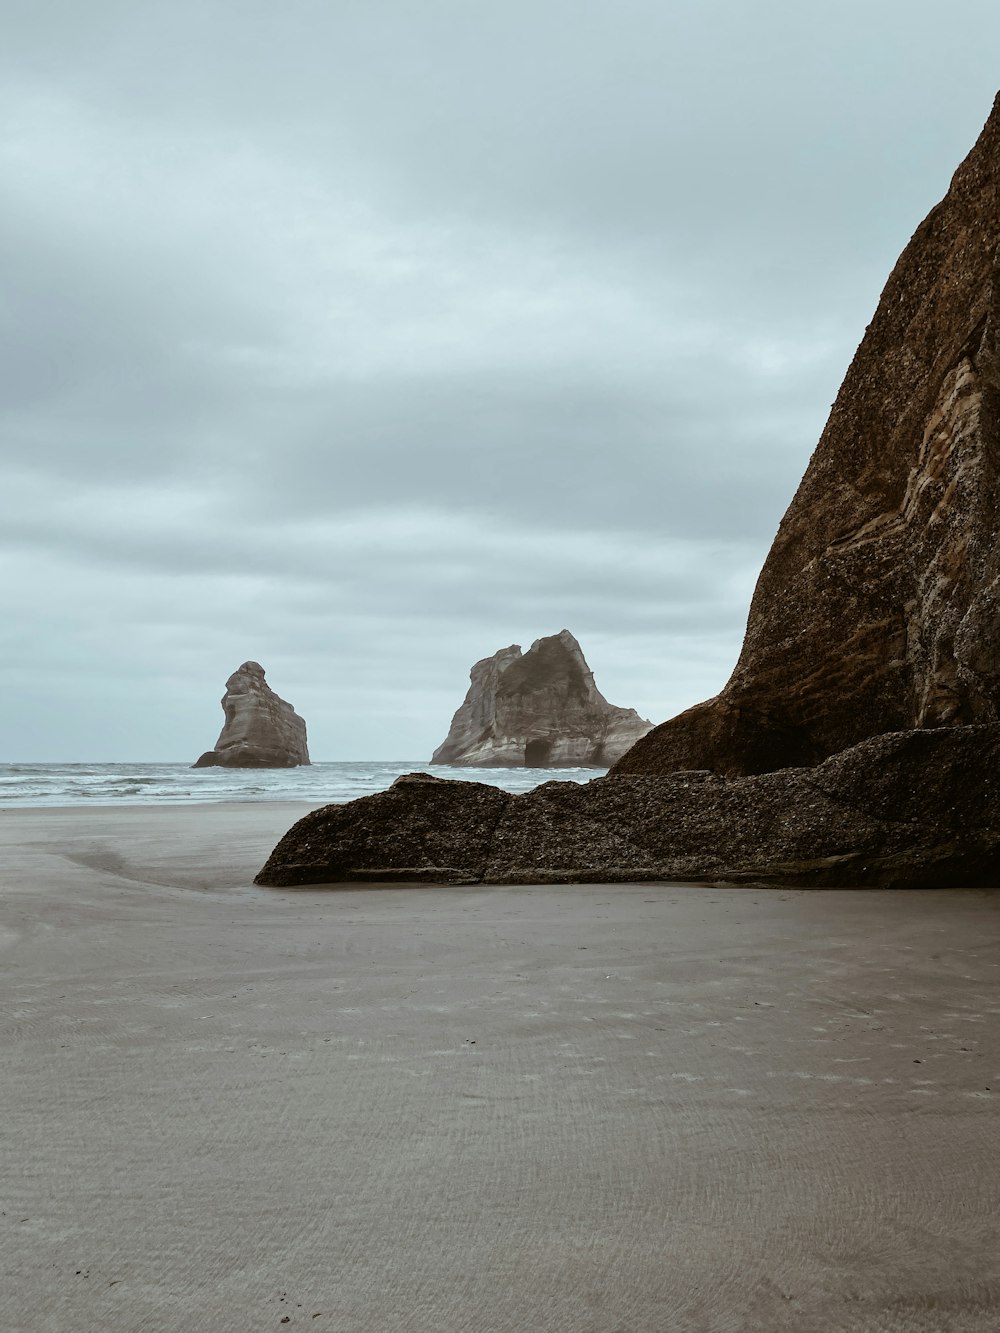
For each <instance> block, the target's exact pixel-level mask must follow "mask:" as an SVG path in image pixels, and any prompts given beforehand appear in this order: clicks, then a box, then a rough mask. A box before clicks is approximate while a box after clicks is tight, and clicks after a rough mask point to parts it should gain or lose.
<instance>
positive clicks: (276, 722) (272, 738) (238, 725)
mask: <svg viewBox="0 0 1000 1333" xmlns="http://www.w3.org/2000/svg"><path fill="white" fill-rule="evenodd" d="M222 709H223V712H224V713H225V715H226V721H225V725H224V726H223V728H222V731H221V733H220V734H219V739H218V740H217V741H216V742H215V749H214V750H207V751H206V752H205V753H204V754H203V755H202V756H201V758H200V759H199V760H198V761H197V762H196V763H195V764H193V765H192V767H193V768H211V767H214V766H218V767H221V768H295V767H297V766H298V765H300V764H308V763H309V750H308V747H307V745H306V724H305V722H303V720H302V718H300V717H299V715H298V714H297V713H296V711H295V709H294V708H293V707H292V705H291V704H289V703H286V702H285V701H284V699H279V698H278V696H277V695H276V694H275V693H274V691H273V690H272V689H271V688H270V686H269V685H268V684H267V682H266V681H265V679H264V668H263V667H262V666H261V665H260V663H259V662H244V663H243V665H242V666H241V667H240V668H239V670H237V671H234V672H233V674H232V675H231V676H230V677H229V679H228V680H227V681H226V693H225V695H224V696H223V699H222Z"/></svg>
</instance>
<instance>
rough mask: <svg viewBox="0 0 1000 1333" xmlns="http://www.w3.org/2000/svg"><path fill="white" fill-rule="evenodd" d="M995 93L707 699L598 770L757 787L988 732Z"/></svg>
mask: <svg viewBox="0 0 1000 1333" xmlns="http://www.w3.org/2000/svg"><path fill="white" fill-rule="evenodd" d="M998 240H1000V97H998V99H997V102H996V103H994V107H993V112H992V114H991V116H990V118H989V120H988V121H987V123H986V127H985V129H984V130H983V132H982V134H981V136H980V138H979V140H978V142H977V143H976V145H975V147H974V148H973V149H972V151H971V153H970V154H969V156H968V157H967V158H966V159H965V161H964V162H963V163H962V165H961V166H960V167H959V168H958V170H957V171H956V173H955V175H954V177H953V179H952V182H951V188H950V189H949V191H948V193H947V195H946V196H945V198H944V200H943V201H942V202H941V203H940V204H938V205H937V207H936V208H934V209H933V210H932V211H931V213H930V214H929V216H928V217H927V218H926V220H925V221H924V222H923V223H921V225H920V226H919V227H918V228H917V231H916V233H915V234H914V236H913V239H912V240H911V241H910V243H909V245H908V246H907V247H906V249H905V250H904V251H903V254H902V255H901V257H900V259H899V261H898V263H897V264H896V267H895V268H894V269H893V272H892V274H891V276H890V278H889V281H888V283H887V284H886V287H885V290H884V291H883V293H882V298H881V300H880V302H879V305H878V309H877V310H876V312H875V315H874V318H873V319H872V322H871V323H870V324H869V326H868V330H867V332H866V334H865V337H864V340H863V341H862V343H861V345H860V347H859V348H858V351H857V353H856V355H855V357H854V360H853V362H852V364H851V367H850V369H849V370H848V372H847V376H846V378H845V379H844V383H843V385H842V387H841V390H840V393H839V394H838V396H837V400H836V402H835V403H834V406H833V411H832V413H831V415H830V419H829V421H828V422H827V425H826V429H825V430H824V432H823V435H822V437H821V438H820V441H819V444H818V446H817V448H816V451H815V453H814V454H813V457H812V460H811V462H810V464H809V467H808V470H807V471H806V474H805V476H804V478H803V480H802V483H801V485H800V486H799V489H798V492H797V494H796V495H795V498H794V499H793V500H792V503H791V506H790V508H789V509H788V512H787V513H786V515H785V517H784V519H783V521H782V523H781V527H780V528H779V530H778V535H777V537H776V538H775V541H774V545H773V546H772V548H771V552H770V554H769V556H768V558H767V561H766V563H765V565H764V568H763V571H762V573H761V575H760V579H759V582H758V584H757V590H756V593H755V595H754V598H753V603H752V605H751V608H750V616H749V620H748V623H747V631H746V638H745V640H744V644H743V651H742V653H741V655H740V659H739V661H738V663H737V664H736V669H735V671H734V672H733V675H732V677H731V679H730V680H729V683H728V684H727V685H726V686H725V688H724V689H723V691H722V692H721V694H719V695H717V696H716V697H715V698H714V699H709V700H708V701H707V702H706V703H702V704H698V705H697V706H696V707H694V708H691V709H689V710H688V711H687V712H685V713H681V714H680V716H679V717H675V718H674V719H672V720H671V721H669V722H664V723H663V725H662V726H659V727H657V728H656V729H655V730H654V731H652V732H650V734H649V735H648V736H647V737H646V738H645V739H644V740H643V741H642V742H641V743H640V744H639V745H638V746H637V747H636V748H635V749H634V750H633V751H631V752H630V753H629V754H628V755H626V756H625V758H624V759H623V760H622V761H621V762H620V763H619V765H618V766H617V769H616V772H618V773H622V774H624V773H669V772H671V771H672V770H674V769H678V768H709V769H713V770H714V771H715V772H717V773H724V774H743V773H762V772H768V771H770V770H773V769H779V768H784V767H787V766H789V765H792V764H805V765H812V764H816V763H818V762H819V761H821V760H822V759H824V758H826V756H828V755H830V754H834V753H836V752H837V751H839V750H843V749H844V748H845V747H847V746H849V745H853V744H855V743H856V742H858V741H861V740H864V739H865V738H866V737H869V736H876V735H879V734H881V733H883V732H889V731H902V730H906V729H909V728H912V727H921V728H926V727H942V726H959V725H963V724H964V725H969V724H976V723H993V722H996V721H997V720H998V718H1000V544H998V542H997V515H998V513H1000V320H998V314H1000V283H998V268H997V262H998V261H997V243H998Z"/></svg>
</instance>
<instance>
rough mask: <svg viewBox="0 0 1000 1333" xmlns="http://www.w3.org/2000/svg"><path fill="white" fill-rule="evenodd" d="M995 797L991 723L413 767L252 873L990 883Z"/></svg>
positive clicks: (284, 880) (997, 782)
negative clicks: (771, 754) (814, 754)
mask: <svg viewBox="0 0 1000 1333" xmlns="http://www.w3.org/2000/svg"><path fill="white" fill-rule="evenodd" d="M998 796H1000V726H979V727H946V728H940V729H936V730H926V731H922V730H912V731H908V732H902V733H896V734H890V735H883V736H878V737H875V738H874V739H871V740H867V741H863V742H862V743H861V744H859V745H856V746H854V747H852V748H850V749H848V750H846V751H844V752H843V753H842V754H838V755H835V756H834V757H833V758H831V759H827V760H826V761H825V762H824V763H822V764H820V765H818V766H817V767H813V768H793V769H785V770H783V771H781V772H776V773H766V774H761V775H757V776H751V777H741V778H730V779H726V778H723V777H720V776H719V775H718V774H715V773H708V772H704V771H702V772H680V773H674V774H671V775H669V776H666V777H656V776H648V777H643V776H637V777H607V778H599V779H597V780H596V781H594V782H590V783H587V784H586V785H585V786H579V785H578V784H576V783H573V782H547V783H544V784H543V785H542V786H541V787H536V788H535V790H534V791H531V792H528V793H526V794H525V795H523V796H512V795H509V794H508V793H506V792H501V791H498V790H497V789H496V788H494V787H489V786H487V785H486V784H485V783H479V782H442V781H441V780H440V779H435V778H430V777H428V776H427V775H423V774H414V775H410V776H409V777H407V778H406V779H403V780H400V781H398V782H397V783H396V784H395V785H394V786H393V787H391V788H390V789H389V790H388V791H386V792H380V793H379V794H378V795H376V796H365V797H362V798H361V799H360V800H356V801H351V802H349V803H348V804H346V805H330V806H326V807H325V808H324V809H321V810H316V811H313V812H312V814H309V815H307V816H306V818H305V819H303V820H300V821H299V823H298V824H296V825H294V826H293V827H292V828H291V829H290V830H289V831H288V833H287V834H286V835H285V836H284V838H283V839H282V840H281V842H280V843H279V844H278V846H277V847H276V848H275V849H274V851H273V852H272V854H271V856H270V858H269V860H268V862H267V864H266V865H265V866H264V868H263V869H262V870H261V872H260V874H259V875H258V876H257V883H258V884H266V885H274V886H282V885H294V884H317V883H336V882H343V881H359V880H360V881H366V882H368V881H376V882H377V881H399V880H429V881H448V882H459V883H477V882H485V883H493V884H505V883H514V884H518V883H529V884H530V883H550V882H586V881H592V882H614V881H622V880H687V881H691V880H702V881H704V880H708V881H713V882H714V881H735V882H753V883H762V884H799V885H817V886H819V885H839V886H849V885H878V886H883V887H908V888H919V887H947V886H949V885H959V884H961V885H983V884H996V883H997V882H998V878H1000V819H998V818H997V811H998V808H1000V807H998Z"/></svg>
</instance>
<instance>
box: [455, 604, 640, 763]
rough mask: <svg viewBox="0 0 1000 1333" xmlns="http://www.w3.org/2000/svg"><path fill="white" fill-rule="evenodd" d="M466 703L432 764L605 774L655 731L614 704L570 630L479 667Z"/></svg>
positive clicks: (514, 649)
mask: <svg viewBox="0 0 1000 1333" xmlns="http://www.w3.org/2000/svg"><path fill="white" fill-rule="evenodd" d="M470 677H471V684H470V686H469V692H468V694H467V695H466V696H465V702H464V703H463V704H462V706H461V707H460V708H459V710H458V712H457V713H456V714H455V716H454V718H453V719H452V723H451V729H450V730H449V732H448V736H447V739H446V740H445V741H444V742H443V744H442V745H440V746H439V747H438V748H437V749H436V750H435V751H434V756H433V758H432V759H431V763H432V764H455V765H460V766H464V767H471V768H521V767H526V768H568V767H569V768H580V767H595V768H603V767H605V766H607V765H608V764H612V763H614V761H615V760H616V759H618V758H619V757H620V756H621V755H622V754H624V753H625V751H626V750H627V749H628V748H629V746H631V745H633V744H634V743H635V741H636V740H638V739H639V737H640V736H644V735H645V734H646V732H647V731H649V729H650V727H651V726H652V723H651V722H647V721H645V720H644V719H643V718H641V717H640V716H639V714H638V713H637V712H636V711H635V709H634V708H616V707H615V705H614V704H609V703H608V701H607V699H605V698H604V696H603V695H602V694H601V692H600V691H599V690H598V688H597V686H596V685H595V684H594V674H593V672H592V671H591V670H590V668H589V667H588V666H587V663H586V660H585V658H584V656H583V652H582V651H581V648H580V645H579V644H578V643H577V641H576V639H575V638H574V637H573V635H572V634H570V632H569V631H568V630H565V629H564V630H561V631H560V633H558V634H553V635H551V636H550V637H548V638H544V639H537V640H536V641H535V642H534V643H533V644H532V645H531V647H530V648H529V649H528V651H527V652H526V653H524V654H522V653H521V649H520V647H519V646H518V645H517V644H511V646H510V647H509V648H501V649H500V651H499V652H498V653H495V654H494V655H493V656H492V657H485V658H483V659H482V661H480V662H477V663H476V664H475V666H474V667H473V668H472V671H471V673H470Z"/></svg>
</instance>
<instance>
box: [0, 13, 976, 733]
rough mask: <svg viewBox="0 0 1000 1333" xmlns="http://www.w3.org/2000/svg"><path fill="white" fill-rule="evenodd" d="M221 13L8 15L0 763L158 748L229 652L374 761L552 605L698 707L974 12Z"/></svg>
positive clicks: (953, 140)
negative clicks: (260, 669)
mask: <svg viewBox="0 0 1000 1333" xmlns="http://www.w3.org/2000/svg"><path fill="white" fill-rule="evenodd" d="M234 12H235V11H234V9H233V6H232V5H231V4H229V3H226V4H222V3H221V2H220V0H198V3H194V0H176V3H174V4H171V5H160V4H141V3H140V4H136V3H125V2H124V0H94V3H92V4H88V5H87V6H80V5H79V4H75V3H69V0H65V2H64V3H59V2H58V0H42V2H41V3H39V2H38V0H33V3H32V4H30V5H29V4H27V3H21V0H12V3H11V4H9V5H8V13H7V15H6V16H5V17H6V22H5V42H4V46H3V49H2V50H0V90H2V91H0V189H2V192H3V209H2V210H0V266H2V268H3V274H2V276H3V291H4V300H3V303H2V304H0V432H2V438H3V441H4V449H3V459H2V461H0V573H2V581H0V625H2V638H3V643H4V647H5V651H4V657H3V667H2V669H0V683H2V687H3V688H4V689H6V691H7V695H6V697H7V698H9V699H13V700H16V701H17V705H16V707H15V708H14V709H13V710H12V717H13V721H12V722H9V723H8V729H7V732H6V734H5V735H0V758H3V757H15V756H16V757H21V758H31V757H73V756H76V757H82V758H89V757H93V758H97V757H100V756H106V757H111V758H114V757H118V758H123V759H124V758H128V757H132V756H134V757H147V758H155V757H163V758H181V759H182V758H186V757H188V755H189V754H190V755H193V754H195V753H197V752H198V751H200V750H201V749H203V748H205V747H206V746H207V745H208V744H209V743H210V741H211V740H212V739H213V736H214V732H215V731H216V730H217V723H218V719H217V717H216V713H217V696H218V694H219V692H220V691H221V688H222V684H223V682H224V680H225V678H226V676H227V675H228V674H229V673H230V672H231V671H232V670H233V669H234V667H235V666H236V665H238V663H239V662H241V661H243V660H245V659H246V658H250V657H253V658H257V659H258V660H260V661H262V662H263V663H264V665H265V666H266V667H267V669H268V671H269V675H270V677H271V678H272V680H273V681H274V683H275V687H276V688H278V689H279V691H280V692H283V693H284V694H285V695H286V697H289V698H291V699H292V701H293V702H294V703H295V704H296V706H297V707H299V708H300V711H302V712H303V714H304V715H305V716H306V717H307V720H308V721H309V723H310V732H311V735H312V737H313V749H314V753H315V754H317V756H318V757H328V758H337V757H360V758H364V757H376V756H384V757H404V758H405V757H407V756H410V757H414V758H419V756H420V755H421V754H422V753H424V752H427V753H429V751H430V749H431V748H433V746H434V745H436V744H437V743H438V741H439V740H440V739H441V737H442V736H443V734H444V731H445V730H446V727H447V722H448V719H449V718H450V715H451V712H452V711H453V710H454V707H455V706H457V703H458V702H459V701H460V699H461V696H462V694H463V693H464V689H465V680H466V676H467V671H468V667H469V665H470V664H471V662H472V661H473V660H475V659H476V658H478V657H481V656H483V655H484V654H487V653H490V652H493V651H494V650H495V649H496V648H498V647H500V646H502V645H503V644H506V643H509V642H511V641H512V640H513V641H519V642H522V643H524V644H527V643H528V642H530V641H531V639H532V638H534V637H537V636H538V635H540V634H545V633H552V632H554V631H555V630H557V629H560V628H562V627H563V626H566V627H568V628H570V629H571V630H572V631H573V632H574V633H576V634H577V635H578V637H579V638H580V639H581V641H582V643H583V647H584V650H585V652H586V653H587V655H588V658H589V660H590V662H591V665H592V666H593V667H594V669H595V672H596V674H597V679H598V683H599V685H600V686H601V688H602V689H603V690H604V692H605V693H606V694H607V696H608V697H609V698H611V699H612V700H613V701H614V702H616V703H621V704H626V705H633V706H636V707H638V708H640V711H643V712H644V713H646V714H648V715H651V716H654V717H656V718H660V717H663V716H666V715H668V714H669V713H671V712H674V711H677V710H678V709H679V708H681V707H684V706H686V705H687V704H690V703H693V702H695V701H696V700H697V699H698V698H700V697H704V696H705V695H706V694H710V693H712V692H714V690H716V689H718V688H719V686H720V685H721V684H722V683H723V681H724V679H725V676H726V674H727V673H728V670H729V669H730V668H731V666H732V664H733V662H734V661H735V658H736V654H737V652H738V646H739V639H740V636H741V633H742V628H743V622H744V619H745V615H746V608H747V605H748V602H749V596H750V592H751V590H752V586H753V582H754V578H755V576H756V572H757V569H758V568H759V565H760V562H761V560H762V559H763V556H764V554H765V552H766V550H767V546H768V544H769V542H770V539H771V536H772V535H773V532H774V530H775V528H776V526H777V523H778V521H779V519H780V516H781V513H782V511H783V509H784V507H785V505H786V504H787V502H788V500H789V499H790V498H791V495H792V493H793V491H794V488H795V485H796V483H797V481H798V478H799V476H800V475H801V472H802V470H803V469H804V466H805V463H806V461H807V458H808V455H809V453H810V451H811V449H812V447H813V446H814V444H815V441H816V439H817V437H818V435H819V432H820V429H821V427H822V423H823V419H824V417H825V414H826V411H827V408H828V404H829V403H830V402H831V400H832V398H833V396H834V394H835V392H836V388H837V384H838V382H839V380H840V378H841V376H842V374H843V372H844V370H845V368H846V366H847V363H848V361H849V358H850V356H851V354H852V352H853V349H854V346H855V344H856V342H857V340H858V338H859V337H860V335H861V333H862V331H863V329H864V325H865V322H866V321H867V319H868V318H869V317H870V313H871V310H872V309H873V308H874V304H875V301H876V299H877V295H878V290H879V287H880V286H881V284H882V282H883V281H884V279H885V277H886V276H887V274H888V271H889V268H890V266H891V263H892V262H893V260H894V258H895V255H896V253H897V252H898V251H899V249H900V248H901V247H902V244H903V243H904V242H905V239H906V237H907V235H908V234H909V232H910V231H911V230H912V228H913V226H914V225H915V224H916V223H917V221H918V220H919V218H920V217H921V216H922V214H923V213H924V212H926V210H927V208H928V207H929V206H930V204H931V203H933V202H934V200H935V199H936V198H937V197H938V196H939V195H940V194H941V193H943V191H944V189H945V187H946V185H947V179H948V176H949V174H950V172H951V170H952V169H953V168H954V166H955V165H956V164H957V162H958V160H959V159H960V157H961V156H962V155H963V154H964V152H965V151H966V150H967V148H968V147H969V145H970V144H971V142H972V139H973V137H974V135H975V133H976V131H977V129H978V126H979V124H980V123H981V121H982V119H983V118H984V116H985V114H986V111H987V109H988V106H989V102H990V99H991V98H992V94H993V87H992V80H993V78H994V75H993V71H992V68H991V61H990V55H989V52H990V42H989V41H988V40H987V37H988V34H990V33H993V34H996V35H1000V19H998V18H997V16H996V14H995V13H994V10H993V8H992V7H991V6H988V5H986V4H985V3H972V9H971V11H969V12H968V13H967V15H966V23H965V24H963V25H961V27H958V26H953V27H952V28H947V27H944V28H942V26H941V24H940V18H939V14H938V11H937V10H936V9H932V7H931V6H930V5H927V4H920V3H918V4H916V5H914V4H907V5H906V6H904V5H903V4H902V3H897V0H893V2H892V3H889V4H886V5H884V6H881V7H879V9H878V10H877V11H876V12H872V11H871V10H870V8H864V9H863V8H862V7H861V5H860V3H858V2H857V0H847V2H846V3H843V4H841V5H839V6H837V7H833V6H820V7H819V9H818V10H816V9H814V10H812V11H810V13H809V14H808V15H805V14H804V13H803V11H802V9H801V7H797V6H793V5H791V4H790V3H789V4H782V5H778V6H776V7H772V8H771V9H769V10H768V12H767V13H766V14H764V13H762V12H761V11H760V10H759V8H756V9H754V8H748V7H747V6H745V5H743V4H737V3H735V0H708V3H701V2H699V3H698V4H695V3H694V0H691V2H690V3H688V2H687V0H684V2H683V3H678V4H672V5H669V6H665V5H662V4H660V3H658V2H657V3H654V0H624V3H623V4H622V5H620V6H616V7H615V8H614V10H613V11H612V10H611V9H609V7H608V6H607V5H605V4H603V3H601V4H597V3H595V2H593V0H583V2H582V3H573V4H569V3H568V0H567V2H565V3H564V2H563V0H546V2H545V3H542V4H537V3H536V4H531V5H528V4H527V3H526V0H523V2H522V0H512V3H511V4H509V5H504V6H495V5H494V6H487V5H481V4H478V3H474V4H468V3H465V2H464V0H463V3H458V2H457V0H440V3H435V4H432V5H429V6H416V7H415V6H411V5H403V4H397V3H393V2H392V0H389V3H386V4H380V5H377V6H373V5H369V4H363V3H361V2H360V0H358V2H357V3H354V0H347V2H346V3H343V4H338V5H329V4H326V3H321V2H320V0H289V3H288V4H286V5H284V6H282V7H281V9H280V10H279V9H277V8H276V7H274V6H273V5H265V4H263V3H256V0H248V3H246V4H245V5H241V6H240V7H239V14H238V21H237V19H235V18H234ZM970 24H973V25H978V26H977V28H976V30H977V31H978V32H979V33H980V36H981V40H980V41H978V42H977V43H975V44H974V45H970V44H969V42H968V40H967V32H968V30H969V25H970ZM861 31H863V32H864V33H865V40H864V43H863V44H862V43H860V42H859V38H858V33H859V32H861ZM901 32H905V34H906V40H905V42H902V41H901V40H900V33H901ZM932 75H933V82H932V84H931V85H929V84H928V80H930V79H931V78H932ZM942 81H944V84H947V86H948V90H949V92H948V97H947V98H945V99H943V100H942V98H941V97H937V98H935V99H934V101H933V104H931V103H929V101H928V99H927V97H926V88H927V86H934V87H936V88H940V87H942V86H943V83H942ZM286 682H287V683H286ZM151 700H152V701H155V702H154V703H151Z"/></svg>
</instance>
